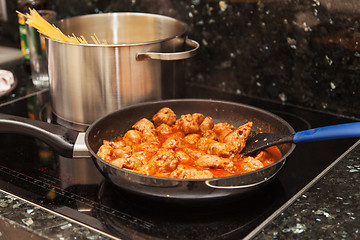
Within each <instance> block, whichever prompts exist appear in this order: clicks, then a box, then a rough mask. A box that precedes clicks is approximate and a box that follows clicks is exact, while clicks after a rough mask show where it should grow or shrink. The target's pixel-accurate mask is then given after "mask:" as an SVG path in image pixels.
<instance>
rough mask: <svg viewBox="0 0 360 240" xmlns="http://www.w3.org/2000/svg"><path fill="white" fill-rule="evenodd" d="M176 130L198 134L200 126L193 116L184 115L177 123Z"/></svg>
mask: <svg viewBox="0 0 360 240" xmlns="http://www.w3.org/2000/svg"><path fill="white" fill-rule="evenodd" d="M175 128H177V129H180V130H181V131H183V132H184V133H185V134H189V133H196V132H198V131H199V124H198V123H197V122H196V120H195V119H194V118H193V117H192V115H191V114H186V115H182V116H181V117H180V118H179V119H178V120H177V121H176V123H175Z"/></svg>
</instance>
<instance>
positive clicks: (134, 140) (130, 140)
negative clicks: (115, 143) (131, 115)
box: [123, 130, 142, 146]
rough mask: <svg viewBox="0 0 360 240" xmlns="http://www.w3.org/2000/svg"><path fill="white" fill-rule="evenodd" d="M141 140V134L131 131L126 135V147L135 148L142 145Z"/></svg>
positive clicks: (124, 138)
mask: <svg viewBox="0 0 360 240" xmlns="http://www.w3.org/2000/svg"><path fill="white" fill-rule="evenodd" d="M141 138H142V135H141V132H139V131H137V130H129V131H127V132H126V133H125V135H124V137H123V140H124V142H125V143H126V145H129V146H135V145H137V144H140V143H141Z"/></svg>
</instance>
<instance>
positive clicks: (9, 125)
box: [0, 113, 79, 158]
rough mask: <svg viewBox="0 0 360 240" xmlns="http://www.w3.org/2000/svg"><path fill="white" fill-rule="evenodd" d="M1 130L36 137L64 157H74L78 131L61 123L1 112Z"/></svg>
mask: <svg viewBox="0 0 360 240" xmlns="http://www.w3.org/2000/svg"><path fill="white" fill-rule="evenodd" d="M0 132H1V133H17V134H25V135H29V136H33V137H36V138H38V139H40V140H42V141H43V142H45V143H46V144H48V145H49V146H51V147H52V148H53V149H54V150H55V151H57V152H58V153H60V154H61V155H62V156H64V157H68V158H72V157H73V151H74V144H75V142H76V140H77V137H78V135H79V133H78V132H76V131H74V130H71V129H68V128H65V127H63V126H60V125H55V124H50V123H46V122H42V121H38V120H32V119H29V118H24V117H19V116H13V115H8V114H3V113H0Z"/></svg>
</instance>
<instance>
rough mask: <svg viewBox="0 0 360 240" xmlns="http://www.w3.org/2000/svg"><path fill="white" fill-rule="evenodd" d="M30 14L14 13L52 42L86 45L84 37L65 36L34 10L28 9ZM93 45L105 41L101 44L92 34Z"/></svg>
mask: <svg viewBox="0 0 360 240" xmlns="http://www.w3.org/2000/svg"><path fill="white" fill-rule="evenodd" d="M29 10H30V13H26V14H23V13H21V12H19V11H16V12H17V13H18V14H20V15H22V16H24V17H25V18H26V24H28V25H30V26H32V27H33V28H35V29H37V30H38V32H40V33H41V34H43V35H44V36H46V37H48V38H51V39H53V40H58V41H63V42H68V43H78V44H88V42H87V41H86V39H85V37H84V36H80V37H77V36H75V34H72V36H68V35H65V34H64V33H63V32H61V30H60V29H59V28H57V27H56V26H55V25H54V24H50V23H49V22H48V21H46V20H45V19H44V18H43V17H42V16H41V15H40V14H39V13H38V12H37V11H36V10H35V9H29ZM91 38H92V39H93V41H94V43H95V44H106V41H103V43H101V42H100V40H99V39H98V37H97V36H96V35H95V34H94V36H91Z"/></svg>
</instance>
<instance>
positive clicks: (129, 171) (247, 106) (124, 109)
mask: <svg viewBox="0 0 360 240" xmlns="http://www.w3.org/2000/svg"><path fill="white" fill-rule="evenodd" d="M171 102H207V103H218V104H219V103H221V104H227V105H233V106H242V107H246V108H248V109H252V110H256V111H260V112H264V113H266V114H268V115H269V116H271V117H274V118H276V119H278V120H279V121H280V122H281V123H282V124H283V125H285V126H286V127H287V128H288V129H289V130H290V132H291V133H293V134H295V130H294V128H293V127H292V126H291V125H290V124H289V123H288V122H287V121H285V120H284V119H283V118H281V117H280V116H278V115H276V114H274V113H272V112H269V111H267V110H264V109H262V108H259V107H255V106H252V105H248V104H243V103H237V102H231V101H226V100H214V99H202V98H186V99H167V100H156V101H148V102H143V103H137V104H133V105H130V106H127V107H124V108H121V109H119V110H116V111H114V112H111V113H109V114H107V115H105V116H103V117H101V118H99V119H97V120H96V121H95V122H93V123H92V124H91V125H90V126H89V127H88V129H87V130H86V132H85V144H86V146H87V148H88V150H89V152H90V154H91V156H92V157H93V158H95V159H96V160H98V161H100V162H102V163H103V164H105V165H106V166H109V167H111V168H115V169H117V170H120V171H121V172H124V173H131V174H134V175H135V176H138V177H146V178H149V179H154V180H157V181H173V182H204V181H206V180H211V181H216V180H226V179H231V178H234V177H236V176H248V175H250V174H251V175H253V174H254V173H256V172H261V171H265V170H266V169H268V168H270V167H273V166H274V165H276V164H280V163H281V162H284V161H285V160H286V158H287V157H288V156H289V155H290V154H291V153H292V152H293V151H294V149H295V146H296V145H295V144H294V143H292V144H291V146H290V148H289V150H288V151H287V152H286V153H285V154H284V155H283V156H282V157H281V158H280V159H279V160H278V161H276V162H275V163H272V164H270V165H268V166H265V167H263V168H260V169H257V170H254V171H250V172H246V173H242V174H237V175H231V176H226V177H217V178H201V179H181V178H167V177H158V176H151V175H145V174H141V173H137V172H133V171H131V170H127V169H123V168H119V167H117V166H114V165H112V164H110V163H108V162H106V161H105V160H103V159H101V158H100V157H99V156H97V154H96V153H95V152H94V151H93V149H92V148H91V147H90V144H89V134H90V132H91V131H92V130H93V128H94V127H95V126H97V125H98V124H99V122H101V121H104V119H106V118H109V117H111V116H113V115H115V114H118V113H119V112H123V111H128V110H130V109H136V108H138V107H144V106H151V105H155V104H162V103H171ZM140 118H141V116H139V119H140ZM284 164H285V163H284ZM284 164H283V165H284Z"/></svg>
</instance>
